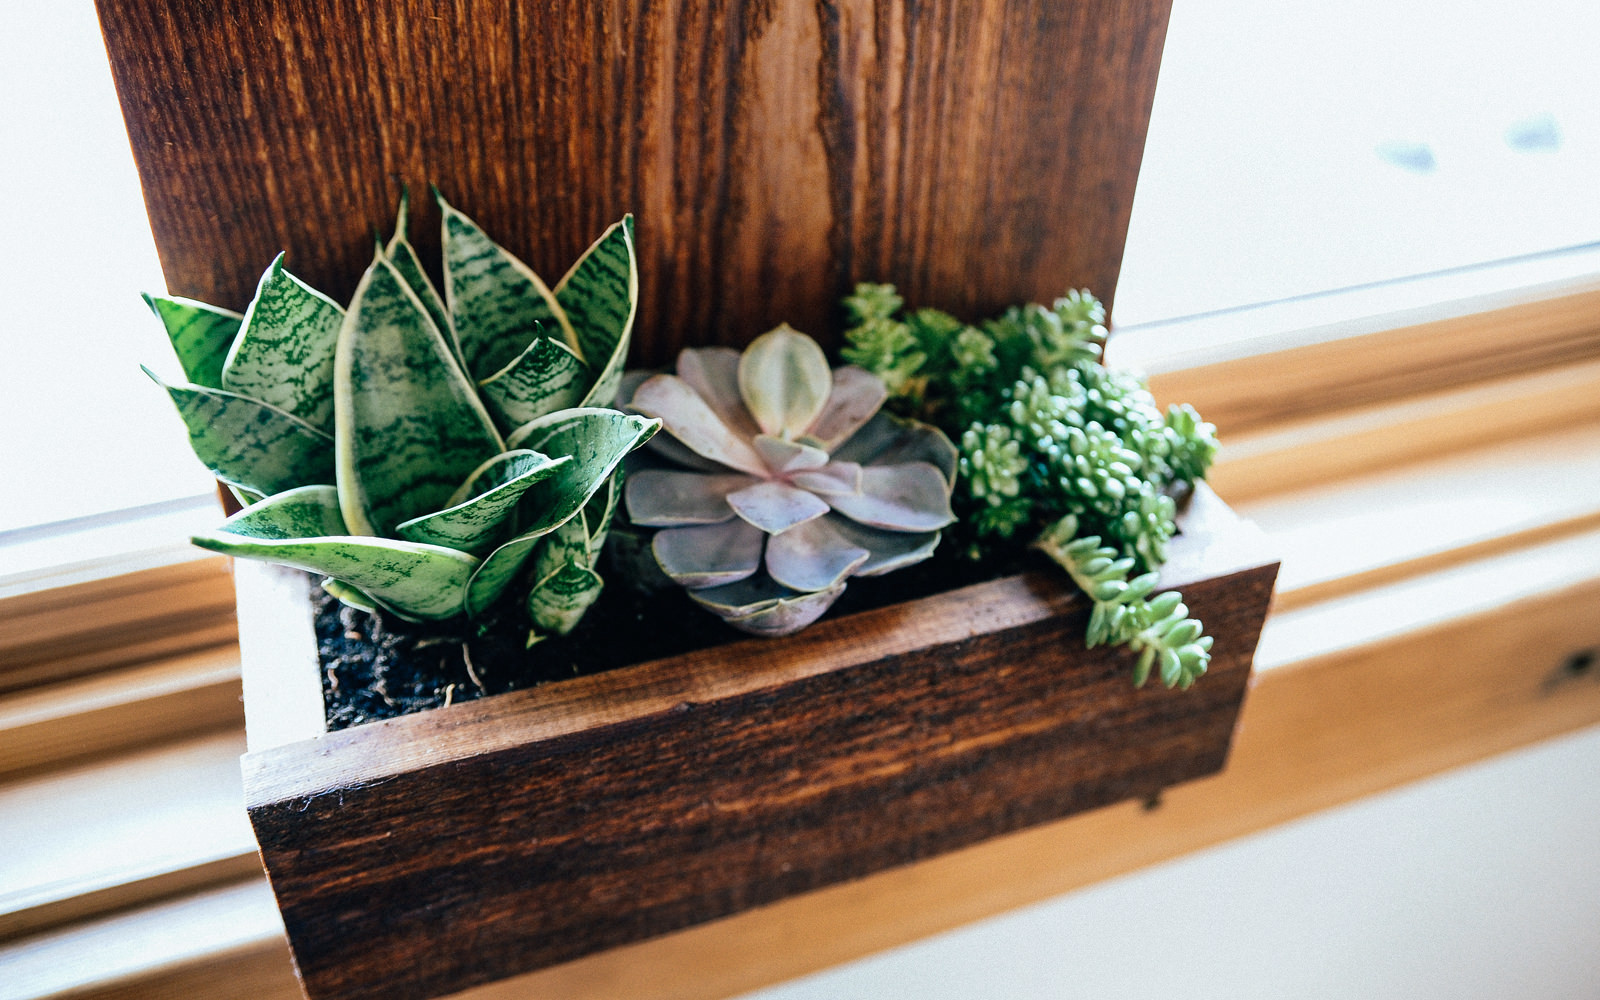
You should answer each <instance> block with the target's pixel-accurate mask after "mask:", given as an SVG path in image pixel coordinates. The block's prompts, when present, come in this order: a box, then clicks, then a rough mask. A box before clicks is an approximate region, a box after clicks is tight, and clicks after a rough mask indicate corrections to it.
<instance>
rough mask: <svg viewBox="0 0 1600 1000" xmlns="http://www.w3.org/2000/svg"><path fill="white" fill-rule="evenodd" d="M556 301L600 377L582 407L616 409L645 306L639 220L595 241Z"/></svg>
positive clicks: (624, 223)
mask: <svg viewBox="0 0 1600 1000" xmlns="http://www.w3.org/2000/svg"><path fill="white" fill-rule="evenodd" d="M555 296H556V301H557V302H558V303H560V305H561V308H562V309H563V310H564V311H565V312H566V314H567V317H568V319H570V320H571V321H572V330H573V333H574V335H575V336H576V337H577V339H578V346H579V348H580V349H581V350H582V356H583V357H584V358H587V359H588V362H589V365H590V367H591V369H592V370H593V371H594V373H595V381H594V385H593V387H592V388H591V390H590V392H589V394H588V395H587V396H585V397H584V398H583V399H582V400H581V401H579V403H578V405H581V406H610V405H611V403H612V401H613V400H615V399H616V397H617V385H618V383H620V382H621V380H622V368H623V365H624V363H625V362H626V360H627V354H628V342H629V339H630V335H631V334H632V332H633V319H634V313H635V311H636V309H637V306H638V301H639V267H638V262H637V260H636V259H635V257H634V252H633V216H631V215H628V216H624V217H623V218H622V221H621V222H617V223H615V224H613V225H612V226H611V228H609V229H607V230H606V231H605V232H604V233H603V234H601V236H600V238H599V239H598V240H595V242H594V245H593V246H591V247H589V249H588V250H587V251H585V252H584V255H583V256H582V257H580V258H579V259H578V262H577V263H576V264H574V265H572V269H571V270H570V271H568V272H567V274H566V276H565V277H563V278H562V279H561V282H560V283H559V284H557V285H556V289H555Z"/></svg>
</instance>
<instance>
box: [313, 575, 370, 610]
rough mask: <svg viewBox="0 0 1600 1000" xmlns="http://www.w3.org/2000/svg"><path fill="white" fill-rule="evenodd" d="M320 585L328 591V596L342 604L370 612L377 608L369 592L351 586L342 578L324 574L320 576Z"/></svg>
mask: <svg viewBox="0 0 1600 1000" xmlns="http://www.w3.org/2000/svg"><path fill="white" fill-rule="evenodd" d="M321 586H322V589H323V590H325V591H327V592H328V596H330V597H332V598H334V599H335V600H337V601H339V602H341V603H343V604H348V605H349V606H350V607H352V608H355V609H356V610H357V611H366V612H369V613H370V612H373V611H376V610H378V602H377V601H376V600H375V599H373V596H372V595H371V594H369V593H367V592H366V591H364V590H361V589H360V588H358V587H352V586H350V585H349V584H348V583H345V582H344V581H343V580H335V579H334V578H333V577H331V576H325V577H323V578H322V584H321Z"/></svg>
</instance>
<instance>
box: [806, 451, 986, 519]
mask: <svg viewBox="0 0 1600 1000" xmlns="http://www.w3.org/2000/svg"><path fill="white" fill-rule="evenodd" d="M828 503H829V504H830V505H831V506H832V507H833V509H834V510H836V511H838V512H839V513H841V514H843V515H844V516H846V517H848V518H850V519H851V520H853V521H856V522H858V523H860V524H865V525H868V526H869V527H874V528H889V529H891V530H894V531H934V530H937V529H939V528H942V527H944V526H945V525H947V524H949V523H950V522H952V521H954V520H955V514H953V513H952V512H951V510H950V484H949V483H948V482H946V481H945V478H944V474H943V473H941V472H940V471H939V470H938V469H936V468H934V467H933V466H931V465H929V464H928V463H927V462H907V463H906V464H904V465H886V466H878V465H871V466H867V467H866V468H864V469H862V470H861V492H860V493H859V494H855V495H849V494H837V495H833V496H829V497H828Z"/></svg>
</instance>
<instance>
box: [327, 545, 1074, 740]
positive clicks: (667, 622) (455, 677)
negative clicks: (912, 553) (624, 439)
mask: <svg viewBox="0 0 1600 1000" xmlns="http://www.w3.org/2000/svg"><path fill="white" fill-rule="evenodd" d="M953 551H954V546H947V545H941V546H940V548H939V551H938V552H936V553H935V555H934V556H933V558H931V559H929V560H928V561H926V562H924V563H921V564H919V565H917V566H916V567H914V568H909V569H905V570H901V571H899V572H896V573H890V574H888V575H886V576H881V577H865V578H859V579H855V580H851V581H850V584H849V586H848V587H846V588H845V592H844V593H843V594H842V595H841V596H840V598H839V600H838V601H837V602H835V603H834V606H833V607H832V608H831V609H830V610H829V611H828V614H827V617H829V618H833V617H837V616H839V615H845V614H850V613H851V612H855V611H865V610H869V609H871V608H877V607H883V606H885V605H889V604H894V603H897V602H900V601H907V600H914V599H916V598H919V597H926V596H928V595H930V594H936V593H939V592H941V591H945V590H951V589H954V588H955V587H960V586H965V585H966V584H970V583H977V582H980V581H982V580H987V579H993V578H995V577H997V576H1002V575H1005V574H1007V573H1010V572H1016V571H1017V570H1019V569H1022V568H1027V567H1028V566H1032V565H1035V564H1034V563H1033V562H1032V560H1034V559H1037V560H1038V565H1039V566H1040V567H1041V568H1042V567H1043V566H1044V565H1047V562H1046V560H1044V558H1043V557H1042V556H1038V555H1037V554H1032V553H1030V554H1027V555H1024V556H1012V557H1010V558H1008V559H1006V560H1004V561H1003V562H988V563H972V562H970V561H967V560H965V559H962V558H960V557H959V556H956V555H953V554H952V552H953ZM601 574H602V575H603V576H606V578H607V579H608V580H613V581H616V582H612V583H608V584H607V586H606V588H605V589H604V590H603V591H602V592H601V595H600V599H599V600H598V601H596V602H595V604H594V606H593V607H592V608H590V609H589V612H588V613H587V614H586V615H584V617H583V620H582V621H581V622H579V624H578V627H577V628H575V629H574V630H573V631H572V633H571V634H569V635H566V636H552V637H546V638H544V639H541V640H540V641H539V642H537V643H535V644H534V645H533V646H531V647H529V646H528V644H527V643H528V634H529V629H530V628H531V623H530V621H529V620H528V618H527V614H526V612H525V611H524V610H523V609H521V608H520V607H518V606H517V602H515V601H510V600H507V601H503V602H502V603H501V605H500V609H499V610H498V611H497V612H496V613H493V614H491V615H489V616H487V617H484V618H479V619H474V620H472V621H468V620H467V619H465V618H456V619H451V620H449V621H445V622H427V623H414V622H407V621H402V620H401V619H399V618H397V617H395V616H394V615H391V614H385V613H383V612H381V611H379V612H376V613H368V612H365V611H358V610H356V609H354V608H350V607H347V606H345V605H343V604H340V603H339V601H338V600H336V599H334V598H332V597H329V596H328V595H327V594H326V593H324V592H323V590H322V589H321V588H320V587H313V601H314V602H315V605H316V628H317V650H318V653H319V654H320V656H321V658H322V666H323V673H322V696H323V705H324V709H325V711H326V715H327V724H328V728H329V729H330V730H337V729H346V728H348V727H350V726H355V725H360V724H362V723H365V722H375V721H378V720H380V719H388V718H393V717H395V716H399V715H405V714H407V713H410V712H420V711H423V710H425V709H430V708H438V707H440V706H442V705H447V704H451V703H454V702H459V701H468V700H471V699H474V698H481V697H483V696H485V695H490V694H502V693H504V692H507V691H516V690H520V689H523V688H530V687H534V686H536V685H539V684H546V683H549V682H551V681H559V680H565V679H567V678H570V677H574V676H577V675H579V674H592V673H599V672H601V671H605V670H614V669H616V668H618V667H624V666H628V665H630V664H634V663H642V662H645V661H647V660H655V659H660V658H662V657H667V656H676V655H680V654H682V653H689V652H693V651H695V650H700V649H707V648H710V647H712V646H718V645H721V644H723V643H726V642H733V641H736V640H740V639H747V638H749V636H747V635H745V634H744V633H742V632H739V631H736V630H735V629H733V628H731V627H729V626H727V625H725V624H723V623H722V621H721V620H719V619H718V618H716V617H715V616H714V615H712V614H711V613H710V612H708V611H706V610H705V609H703V608H701V607H699V606H698V605H696V604H695V603H694V602H693V601H691V600H690V599H689V597H688V596H687V594H685V593H684V591H683V590H682V589H680V588H677V587H665V588H662V589H660V590H657V591H654V592H649V593H646V592H641V591H639V590H637V589H635V588H633V587H631V586H629V585H628V584H627V583H625V582H622V574H607V573H606V567H604V566H602V567H601Z"/></svg>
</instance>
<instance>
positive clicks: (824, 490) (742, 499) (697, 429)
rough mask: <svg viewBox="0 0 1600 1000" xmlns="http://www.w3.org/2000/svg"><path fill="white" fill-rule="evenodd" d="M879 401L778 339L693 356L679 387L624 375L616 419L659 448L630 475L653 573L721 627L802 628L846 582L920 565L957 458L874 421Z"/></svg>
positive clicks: (917, 431)
mask: <svg viewBox="0 0 1600 1000" xmlns="http://www.w3.org/2000/svg"><path fill="white" fill-rule="evenodd" d="M887 396H888V389H887V388H886V387H885V385H884V383H883V381H882V380H881V379H879V378H878V377H877V376H875V375H872V374H871V373H869V372H867V371H866V370H864V369H862V368H859V367H856V366H853V365H852V366H845V367H841V368H837V369H830V368H829V365H828V360H827V358H826V357H825V356H824V354H823V352H822V348H821V347H819V346H818V345H817V343H816V341H814V340H812V339H811V338H810V337H807V336H805V335H804V334H801V333H797V332H796V331H794V330H792V329H790V328H789V327H787V326H780V327H778V328H777V329H775V330H772V331H770V332H768V333H766V334H763V335H762V336H760V337H758V338H757V339H756V340H755V341H754V342H753V343H751V344H750V346H749V347H748V348H746V349H745V351H744V353H743V354H742V355H741V354H740V353H738V352H737V351H734V350H732V349H729V348H721V347H708V348H698V349H695V348H690V349H686V350H684V351H683V352H682V353H681V354H680V355H679V357H678V363H677V373H676V374H658V375H649V374H648V373H638V374H631V375H630V377H629V382H628V385H627V386H626V387H625V389H624V396H623V402H624V404H625V405H626V406H627V407H628V408H629V409H631V410H633V411H636V412H638V413H641V414H645V415H647V416H650V417H654V418H656V419H658V420H659V421H660V422H661V426H662V429H663V431H664V433H662V434H660V435H658V436H657V437H655V438H654V439H652V441H651V442H650V445H649V447H648V448H647V449H646V452H645V453H641V455H640V456H639V459H642V460H636V461H635V464H636V465H637V468H635V469H633V470H631V471H630V473H629V476H628V482H627V488H626V493H625V497H626V510H627V515H628V518H629V520H630V521H631V522H632V523H633V524H635V525H639V526H641V527H646V528H656V529H659V530H658V531H656V533H655V535H654V537H653V539H652V541H651V551H652V552H653V554H654V557H655V560H656V562H657V563H658V565H659V566H660V568H661V570H662V571H663V572H665V574H666V575H667V576H669V577H670V578H671V579H672V580H673V581H674V582H676V583H678V584H680V585H682V586H684V587H686V588H688V590H689V594H690V596H691V597H693V599H694V600H695V601H696V602H697V603H699V604H700V605H702V606H703V607H705V608H708V609H710V610H711V611H712V612H714V613H715V614H716V615H717V616H718V617H720V618H722V619H723V620H724V621H726V622H728V623H729V624H730V625H733V626H734V627H736V628H738V629H741V630H743V631H745V632H750V633H753V634H756V635H769V636H776V635H787V634H789V633H791V632H794V631H796V630H798V629H800V628H803V627H805V626H806V625H809V624H810V623H812V622H813V621H815V620H816V619H817V617H818V616H820V615H821V614H822V613H823V612H824V611H826V610H827V609H828V607H829V606H830V605H832V604H833V602H834V600H835V599H837V598H838V596H839V595H840V594H841V593H842V592H843V591H844V588H845V584H846V581H847V580H848V579H849V578H850V577H852V576H876V575H879V574H883V573H888V572H890V571H891V570H896V569H900V568H902V567H905V566H909V565H912V564H913V563H916V562H919V561H921V560H923V559H926V558H927V557H928V556H930V555H931V554H932V553H933V551H934V547H935V546H936V545H937V544H938V542H939V532H940V529H942V528H944V527H946V526H947V525H949V524H950V523H951V522H952V521H954V519H955V515H954V513H953V512H952V510H951V507H950V495H951V490H952V489H953V487H954V484H955V473H956V458H957V456H956V449H955V447H954V446H953V445H952V444H951V443H950V441H949V440H948V439H947V438H946V437H945V436H944V435H943V434H942V433H940V432H939V431H938V430H937V429H936V428H933V427H930V426H927V425H924V424H918V423H915V422H912V421H903V420H897V419H895V418H893V417H891V416H889V415H888V414H885V413H881V412H879V408H880V407H881V406H882V404H883V402H884V400H885V399H886V398H887Z"/></svg>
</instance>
